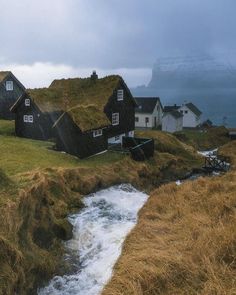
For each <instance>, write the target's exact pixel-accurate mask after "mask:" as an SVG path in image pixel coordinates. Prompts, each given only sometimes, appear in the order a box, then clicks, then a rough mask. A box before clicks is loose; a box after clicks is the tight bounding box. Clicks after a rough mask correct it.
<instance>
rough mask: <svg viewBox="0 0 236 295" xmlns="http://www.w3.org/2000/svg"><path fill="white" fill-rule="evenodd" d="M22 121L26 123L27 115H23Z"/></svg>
mask: <svg viewBox="0 0 236 295" xmlns="http://www.w3.org/2000/svg"><path fill="white" fill-rule="evenodd" d="M23 121H24V122H25V123H27V122H28V116H27V115H24V117H23Z"/></svg>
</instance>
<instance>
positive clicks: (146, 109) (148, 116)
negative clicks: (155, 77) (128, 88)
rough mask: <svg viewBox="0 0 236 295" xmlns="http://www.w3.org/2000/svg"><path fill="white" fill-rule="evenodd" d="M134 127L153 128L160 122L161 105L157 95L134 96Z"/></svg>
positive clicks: (159, 124)
mask: <svg viewBox="0 0 236 295" xmlns="http://www.w3.org/2000/svg"><path fill="white" fill-rule="evenodd" d="M135 100H136V102H137V104H138V106H137V107H136V109H135V127H137V128H155V127H159V126H161V124H162V115H163V107H162V104H161V101H160V98H159V97H135Z"/></svg>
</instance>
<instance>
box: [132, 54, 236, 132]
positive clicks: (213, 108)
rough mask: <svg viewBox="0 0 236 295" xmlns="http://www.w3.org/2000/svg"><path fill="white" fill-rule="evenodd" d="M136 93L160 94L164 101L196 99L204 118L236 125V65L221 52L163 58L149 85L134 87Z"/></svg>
mask: <svg viewBox="0 0 236 295" xmlns="http://www.w3.org/2000/svg"><path fill="white" fill-rule="evenodd" d="M132 93H133V95H134V96H159V97H160V98H161V101H162V104H163V105H171V104H180V105H181V104H182V103H184V102H193V103H194V104H196V106H197V107H198V108H199V109H200V110H201V111H202V112H203V116H202V119H203V120H204V119H210V120H211V121H213V123H214V124H216V125H222V124H225V125H226V126H227V127H236V67H235V66H233V65H232V64H230V63H229V62H228V61H227V62H226V59H224V58H223V56H221V57H220V58H212V57H211V56H208V55H207V56H206V55H204V56H190V57H176V58H175V57H171V58H163V59H162V58H160V59H159V60H158V61H157V62H156V63H155V65H154V66H153V71H152V78H151V81H150V83H149V84H148V85H147V86H140V87H137V88H133V89H132Z"/></svg>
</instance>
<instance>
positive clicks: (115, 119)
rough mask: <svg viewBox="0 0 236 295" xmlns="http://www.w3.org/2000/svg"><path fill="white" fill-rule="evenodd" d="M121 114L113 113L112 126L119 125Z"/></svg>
mask: <svg viewBox="0 0 236 295" xmlns="http://www.w3.org/2000/svg"><path fill="white" fill-rule="evenodd" d="M119 123H120V122H119V113H113V114H112V125H113V126H115V125H119Z"/></svg>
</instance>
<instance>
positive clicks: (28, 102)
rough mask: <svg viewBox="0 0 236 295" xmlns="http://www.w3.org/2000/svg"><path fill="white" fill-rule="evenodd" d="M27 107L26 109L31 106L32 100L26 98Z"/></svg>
mask: <svg viewBox="0 0 236 295" xmlns="http://www.w3.org/2000/svg"><path fill="white" fill-rule="evenodd" d="M25 106H26V107H29V106H30V99H29V98H26V99H25Z"/></svg>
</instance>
